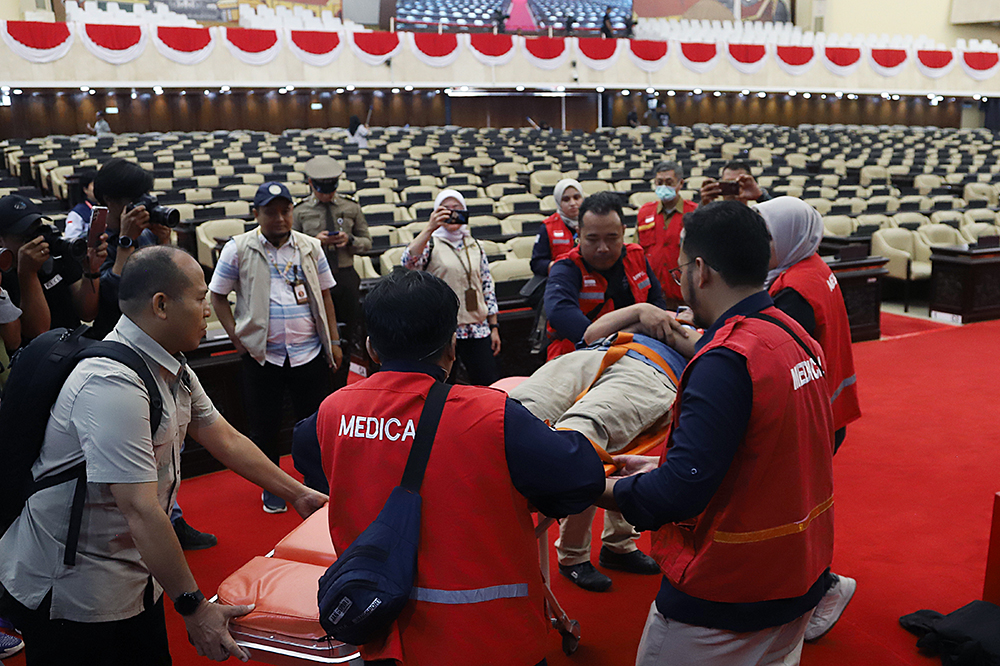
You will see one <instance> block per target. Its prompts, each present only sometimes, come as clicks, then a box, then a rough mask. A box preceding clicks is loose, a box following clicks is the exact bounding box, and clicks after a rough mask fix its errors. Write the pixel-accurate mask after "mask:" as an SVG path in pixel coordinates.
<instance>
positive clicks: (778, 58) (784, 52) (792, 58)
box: [774, 46, 816, 76]
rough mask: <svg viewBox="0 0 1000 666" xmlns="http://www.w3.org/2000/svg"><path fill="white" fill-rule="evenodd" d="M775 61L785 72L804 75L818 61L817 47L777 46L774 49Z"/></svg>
mask: <svg viewBox="0 0 1000 666" xmlns="http://www.w3.org/2000/svg"><path fill="white" fill-rule="evenodd" d="M774 61H775V62H776V63H778V68H779V69H781V71H783V72H784V73H785V74H790V75H792V76H802V75H803V74H805V73H806V72H808V71H809V70H810V69H812V66H813V64H815V62H816V47H815V46H777V47H775V49H774Z"/></svg>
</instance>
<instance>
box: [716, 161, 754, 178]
mask: <svg viewBox="0 0 1000 666" xmlns="http://www.w3.org/2000/svg"><path fill="white" fill-rule="evenodd" d="M723 171H744V172H746V173H750V163H749V162H747V161H746V160H729V161H728V162H726V164H725V166H723V167H722V169H720V170H719V175H720V176H721V175H722V172H723Z"/></svg>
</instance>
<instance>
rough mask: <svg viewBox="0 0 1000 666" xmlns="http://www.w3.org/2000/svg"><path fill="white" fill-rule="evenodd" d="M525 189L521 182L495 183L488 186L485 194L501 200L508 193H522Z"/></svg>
mask: <svg viewBox="0 0 1000 666" xmlns="http://www.w3.org/2000/svg"><path fill="white" fill-rule="evenodd" d="M525 189H526V188H525V187H524V185H521V184H520V183H493V184H491V185H487V186H486V191H485V194H486V196H488V197H489V198H491V199H495V200H497V201H499V200H500V199H501V198H502V197H504V196H507V195H508V194H522V193H523V192H524V191H525Z"/></svg>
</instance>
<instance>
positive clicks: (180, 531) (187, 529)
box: [174, 518, 219, 550]
mask: <svg viewBox="0 0 1000 666" xmlns="http://www.w3.org/2000/svg"><path fill="white" fill-rule="evenodd" d="M174 533H175V534H176V535H177V540H178V541H180V542H181V548H183V549H184V550H205V549H206V548H211V547H212V546H214V545H215V544H217V543H219V540H218V539H216V538H215V535H214V534H209V533H207V532H199V531H198V530H196V529H195V528H193V527H191V526H190V525H188V524H187V522H185V520H184V519H183V518H178V519H177V520H175V521H174Z"/></svg>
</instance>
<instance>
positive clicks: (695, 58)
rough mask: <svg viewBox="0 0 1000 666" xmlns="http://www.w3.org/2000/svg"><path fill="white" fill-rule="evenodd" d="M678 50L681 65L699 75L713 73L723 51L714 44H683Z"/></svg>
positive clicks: (679, 45)
mask: <svg viewBox="0 0 1000 666" xmlns="http://www.w3.org/2000/svg"><path fill="white" fill-rule="evenodd" d="M676 50H677V57H678V58H680V61H681V64H682V65H684V66H685V67H687V68H688V69H690V70H691V71H692V72H695V73H697V74H707V73H708V72H711V71H712V70H713V69H715V66H716V65H717V64H718V63H719V58H720V57H721V55H720V53H719V52H720V51H721V49H720V48H719V45H718V44H716V43H714V42H681V43H680V44H678V48H677V49H676Z"/></svg>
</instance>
